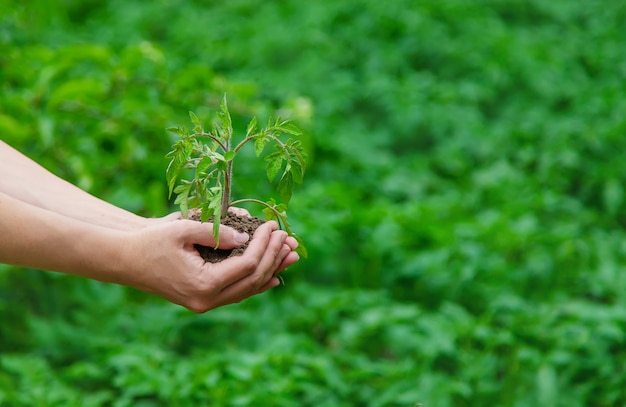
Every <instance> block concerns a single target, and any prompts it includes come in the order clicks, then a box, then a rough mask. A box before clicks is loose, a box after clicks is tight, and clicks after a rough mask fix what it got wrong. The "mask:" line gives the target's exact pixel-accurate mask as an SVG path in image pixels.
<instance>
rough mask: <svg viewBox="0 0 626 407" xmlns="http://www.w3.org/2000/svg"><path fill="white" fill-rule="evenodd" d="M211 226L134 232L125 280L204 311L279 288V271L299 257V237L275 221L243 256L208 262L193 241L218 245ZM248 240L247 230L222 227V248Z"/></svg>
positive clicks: (176, 224) (158, 226)
mask: <svg viewBox="0 0 626 407" xmlns="http://www.w3.org/2000/svg"><path fill="white" fill-rule="evenodd" d="M212 227H213V226H212V224H211V223H200V222H195V221H189V220H177V221H167V222H158V223H154V224H153V225H152V226H149V227H146V228H142V229H140V230H136V231H133V232H129V234H128V235H127V239H126V242H124V246H125V248H126V250H125V253H126V254H125V256H124V260H123V261H122V264H121V270H122V272H123V279H122V281H120V282H121V283H122V284H127V285H130V286H133V287H135V288H138V289H141V290H143V291H147V292H151V293H154V294H156V295H159V296H161V297H163V298H165V299H167V300H169V301H171V302H173V303H176V304H180V305H182V306H184V307H186V308H188V309H190V310H192V311H194V312H197V313H202V312H206V311H208V310H210V309H213V308H216V307H219V306H222V305H226V304H231V303H235V302H239V301H242V300H244V299H246V298H248V297H250V296H252V295H255V294H259V293H261V292H264V291H266V290H267V289H269V288H272V287H275V286H276V285H278V284H279V280H278V278H277V277H276V275H277V274H278V273H280V272H281V271H283V270H284V269H285V268H287V267H289V266H291V265H292V264H294V263H295V262H296V261H298V259H299V257H298V254H297V253H296V252H295V251H294V250H295V248H296V247H297V242H296V241H295V239H293V238H292V237H289V236H287V234H286V233H285V232H284V231H281V230H277V227H278V225H277V224H276V222H274V221H270V222H266V223H265V224H263V225H262V226H260V227H259V228H258V229H257V230H256V232H255V233H254V236H253V238H252V240H251V241H250V243H249V246H248V247H247V249H246V250H245V252H244V253H243V254H242V255H241V256H235V257H231V258H229V259H226V260H224V261H222V262H220V263H206V262H205V261H204V260H203V259H202V257H200V254H199V253H198V252H197V250H196V249H195V248H194V245H195V244H199V245H203V246H211V247H214V246H215V240H214V238H213V236H212V233H211V232H212ZM247 240H248V236H247V235H246V234H241V233H238V232H236V231H234V230H233V229H231V228H228V227H226V226H221V227H220V247H221V248H223V249H229V248H234V247H236V246H239V245H241V244H243V243H245V242H246V241H247Z"/></svg>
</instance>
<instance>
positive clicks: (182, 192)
mask: <svg viewBox="0 0 626 407" xmlns="http://www.w3.org/2000/svg"><path fill="white" fill-rule="evenodd" d="M174 192H176V194H177V196H176V200H175V201H174V204H175V205H179V206H180V211H181V212H182V214H183V216H184V217H187V211H188V209H189V193H190V192H191V183H186V184H181V185H178V186H177V187H176V189H175V190H174Z"/></svg>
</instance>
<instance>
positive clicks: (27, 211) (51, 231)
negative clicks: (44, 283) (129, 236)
mask: <svg viewBox="0 0 626 407" xmlns="http://www.w3.org/2000/svg"><path fill="white" fill-rule="evenodd" d="M124 233H125V232H122V231H117V230H113V229H110V228H106V227H100V226H96V225H92V224H89V223H85V222H81V221H78V220H76V219H72V218H68V217H65V216H63V215H59V214H57V213H54V212H51V211H48V210H45V209H42V208H39V207H36V206H33V205H30V204H28V203H25V202H23V201H20V200H17V199H15V198H12V197H10V196H8V195H7V194H4V193H1V192H0V263H8V264H14V265H18V266H24V267H32V268H38V269H43V270H50V271H58V272H63V273H69V274H74V275H78V276H83V277H88V278H93V279H97V280H101V281H110V282H118V281H120V277H121V276H120V273H121V272H122V270H124V269H125V264H124V261H125V257H124V253H125V251H124V250H125V248H124V246H125V244H124V236H125V234H124Z"/></svg>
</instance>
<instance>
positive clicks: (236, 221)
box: [187, 209, 265, 263]
mask: <svg viewBox="0 0 626 407" xmlns="http://www.w3.org/2000/svg"><path fill="white" fill-rule="evenodd" d="M187 218H188V219H191V220H196V221H200V211H199V210H197V209H191V210H189V213H188V214H187ZM211 221H212V218H211V219H209V222H211ZM264 223H265V221H264V220H263V219H260V218H257V217H254V216H240V215H236V214H234V213H232V212H228V214H226V215H225V216H222V219H221V224H222V225H226V226H230V227H231V228H233V229H235V230H238V231H240V232H244V233H247V234H248V235H249V236H250V238H252V235H253V234H254V231H255V230H256V229H257V228H258V227H259V226H261V225H262V224H264ZM249 242H250V241H248V243H249ZM248 243H246V244H244V245H242V246H238V247H235V248H234V249H230V250H224V249H214V248H213V247H208V246H201V245H198V244H197V245H195V248H196V250H197V251H198V252H199V253H200V256H202V258H203V259H204V261H206V262H210V263H219V262H221V261H222V260H226V259H227V258H229V257H232V256H241V254H243V252H244V250H246V247H248Z"/></svg>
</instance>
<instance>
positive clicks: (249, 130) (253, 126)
mask: <svg viewBox="0 0 626 407" xmlns="http://www.w3.org/2000/svg"><path fill="white" fill-rule="evenodd" d="M256 128H257V122H256V117H253V118H252V120H250V123H248V128H247V130H246V137H251V136H252V134H253V133H254V132H255V131H256Z"/></svg>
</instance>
